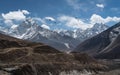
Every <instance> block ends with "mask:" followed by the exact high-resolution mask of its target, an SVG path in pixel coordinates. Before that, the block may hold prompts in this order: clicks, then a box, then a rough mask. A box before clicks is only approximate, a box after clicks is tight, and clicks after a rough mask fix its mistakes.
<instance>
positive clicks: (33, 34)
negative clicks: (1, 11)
mask: <svg viewBox="0 0 120 75" xmlns="http://www.w3.org/2000/svg"><path fill="white" fill-rule="evenodd" d="M108 28H109V27H108V26H107V25H105V24H102V23H101V24H99V23H96V24H95V25H94V26H93V27H92V28H88V29H86V30H82V29H76V30H48V29H45V28H43V27H41V26H40V25H39V24H38V23H37V22H36V21H35V20H33V19H32V18H28V19H26V20H25V21H23V22H22V23H20V24H19V25H13V26H11V27H9V28H4V27H0V30H1V31H2V32H4V34H7V35H10V36H13V37H16V38H19V39H24V40H29V41H32V42H42V43H45V44H47V45H49V46H52V47H54V48H56V49H58V50H61V51H72V50H73V49H74V48H75V47H76V46H77V45H79V44H80V43H81V42H82V41H84V40H86V39H88V38H90V37H93V36H94V35H97V34H99V33H101V32H102V31H104V30H106V29H108Z"/></svg>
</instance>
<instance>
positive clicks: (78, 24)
mask: <svg viewBox="0 0 120 75" xmlns="http://www.w3.org/2000/svg"><path fill="white" fill-rule="evenodd" d="M58 20H59V21H60V22H62V23H64V24H65V25H66V26H68V27H72V28H81V29H83V30H84V29H87V28H89V27H91V25H90V24H88V23H85V22H83V21H82V20H81V19H77V18H74V17H70V16H60V17H59V18H58Z"/></svg>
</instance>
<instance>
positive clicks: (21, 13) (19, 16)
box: [2, 10, 30, 21]
mask: <svg viewBox="0 0 120 75" xmlns="http://www.w3.org/2000/svg"><path fill="white" fill-rule="evenodd" d="M27 14H30V13H29V12H28V11H27V10H18V11H10V12H9V13H6V14H4V13H2V17H3V18H4V19H5V20H17V21H19V20H24V19H26V16H25V15H27Z"/></svg>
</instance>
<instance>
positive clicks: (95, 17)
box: [90, 14, 120, 24]
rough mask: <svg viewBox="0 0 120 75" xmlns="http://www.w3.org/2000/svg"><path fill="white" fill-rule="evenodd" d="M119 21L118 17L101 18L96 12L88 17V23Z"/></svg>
mask: <svg viewBox="0 0 120 75" xmlns="http://www.w3.org/2000/svg"><path fill="white" fill-rule="evenodd" d="M119 21H120V17H110V16H108V17H106V18H103V17H101V16H100V15H97V14H93V15H92V16H91V18H90V23H92V24H94V23H109V22H119Z"/></svg>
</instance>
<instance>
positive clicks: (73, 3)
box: [66, 0, 80, 9]
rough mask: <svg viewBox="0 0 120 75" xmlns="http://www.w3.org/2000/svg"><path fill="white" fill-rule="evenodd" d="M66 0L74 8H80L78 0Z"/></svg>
mask: <svg viewBox="0 0 120 75" xmlns="http://www.w3.org/2000/svg"><path fill="white" fill-rule="evenodd" d="M66 1H67V3H68V4H69V5H70V6H72V7H73V8H74V9H80V4H79V3H78V0H66Z"/></svg>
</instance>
